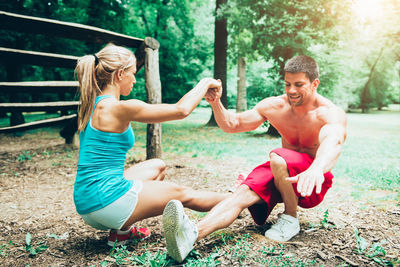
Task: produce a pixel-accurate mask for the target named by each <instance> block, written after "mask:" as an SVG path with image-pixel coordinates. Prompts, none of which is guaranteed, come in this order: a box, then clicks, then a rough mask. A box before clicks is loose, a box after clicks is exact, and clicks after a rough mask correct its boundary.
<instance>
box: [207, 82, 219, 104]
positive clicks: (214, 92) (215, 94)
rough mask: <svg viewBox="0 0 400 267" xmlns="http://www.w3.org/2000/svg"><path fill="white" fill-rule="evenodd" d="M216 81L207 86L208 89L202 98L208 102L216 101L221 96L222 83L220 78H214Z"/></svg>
mask: <svg viewBox="0 0 400 267" xmlns="http://www.w3.org/2000/svg"><path fill="white" fill-rule="evenodd" d="M215 81H216V82H217V83H211V84H210V85H209V86H208V91H207V93H206V95H205V96H204V98H205V99H206V101H207V102H208V103H210V104H211V103H216V102H218V101H219V99H220V98H221V96H222V84H221V80H215Z"/></svg>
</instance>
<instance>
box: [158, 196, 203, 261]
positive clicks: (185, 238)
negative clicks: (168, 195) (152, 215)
mask: <svg viewBox="0 0 400 267" xmlns="http://www.w3.org/2000/svg"><path fill="white" fill-rule="evenodd" d="M163 226H164V234H165V240H166V242H167V252H168V255H169V256H171V258H173V259H174V260H176V261H177V262H179V263H181V262H182V261H183V260H184V259H185V258H186V256H187V255H188V254H189V252H190V251H191V250H192V249H193V246H194V242H196V240H197V236H198V232H197V227H196V225H195V224H194V222H192V221H190V220H189V218H188V217H187V216H186V214H185V212H184V209H183V205H182V203H181V202H180V201H178V200H171V201H169V202H168V204H167V206H165V209H164V213H163Z"/></svg>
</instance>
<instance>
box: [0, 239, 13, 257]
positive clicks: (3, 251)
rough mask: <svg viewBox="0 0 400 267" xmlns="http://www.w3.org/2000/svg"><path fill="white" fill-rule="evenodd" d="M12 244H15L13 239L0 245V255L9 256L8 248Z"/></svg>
mask: <svg viewBox="0 0 400 267" xmlns="http://www.w3.org/2000/svg"><path fill="white" fill-rule="evenodd" d="M12 245H13V241H12V240H11V241H10V242H8V243H5V244H2V245H0V257H5V256H7V253H8V250H9V249H10V246H12Z"/></svg>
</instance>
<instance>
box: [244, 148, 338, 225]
mask: <svg viewBox="0 0 400 267" xmlns="http://www.w3.org/2000/svg"><path fill="white" fill-rule="evenodd" d="M272 152H274V153H276V154H278V155H279V156H281V157H282V158H283V159H284V160H285V161H286V164H287V168H288V171H289V176H291V177H292V176H296V175H297V174H299V173H301V172H303V171H305V170H307V169H308V167H310V165H311V163H312V162H313V161H314V158H313V157H311V156H310V155H308V154H306V153H299V152H296V151H293V150H290V149H286V148H277V149H274V150H272V151H271V153H272ZM324 177H325V181H324V183H323V184H322V189H321V193H320V194H317V193H315V188H314V191H313V192H312V194H311V196H308V197H302V196H301V195H300V194H299V192H297V183H294V184H293V190H294V192H295V193H296V195H297V197H298V198H299V203H298V205H299V206H300V207H302V208H312V207H315V206H317V205H318V204H319V203H321V202H322V200H323V199H324V196H325V194H326V192H327V191H328V189H329V188H330V187H331V186H332V178H333V175H332V173H330V172H327V173H325V174H324ZM242 184H245V185H247V186H249V187H250V188H251V189H252V190H253V191H254V192H256V193H257V194H258V195H259V196H260V197H261V198H262V199H263V200H264V201H265V203H261V204H255V205H253V206H250V207H249V211H250V213H251V216H252V217H253V219H254V221H255V223H256V224H258V225H263V224H264V223H265V221H266V220H267V218H268V216H269V214H270V213H271V211H272V209H273V208H274V207H275V206H276V204H277V203H279V202H283V201H282V197H281V194H280V193H279V191H278V190H277V189H276V187H275V184H274V176H273V175H272V171H271V167H270V162H269V161H268V162H266V163H264V164H262V165H260V166H258V167H256V168H255V169H254V170H253V171H252V172H251V173H250V174H249V175H248V176H247V178H246V180H245V181H244V182H243V183H242Z"/></svg>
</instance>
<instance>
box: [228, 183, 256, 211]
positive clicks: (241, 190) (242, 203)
mask: <svg viewBox="0 0 400 267" xmlns="http://www.w3.org/2000/svg"><path fill="white" fill-rule="evenodd" d="M229 199H230V201H231V203H232V205H233V206H234V207H237V208H241V209H245V208H248V207H250V206H252V205H254V204H256V203H259V202H261V201H262V199H261V198H260V196H259V195H257V193H256V192H254V191H253V190H251V188H250V187H249V186H248V185H245V184H242V185H240V186H239V187H238V188H237V190H236V191H235V193H233V194H232V196H230V197H229Z"/></svg>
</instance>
